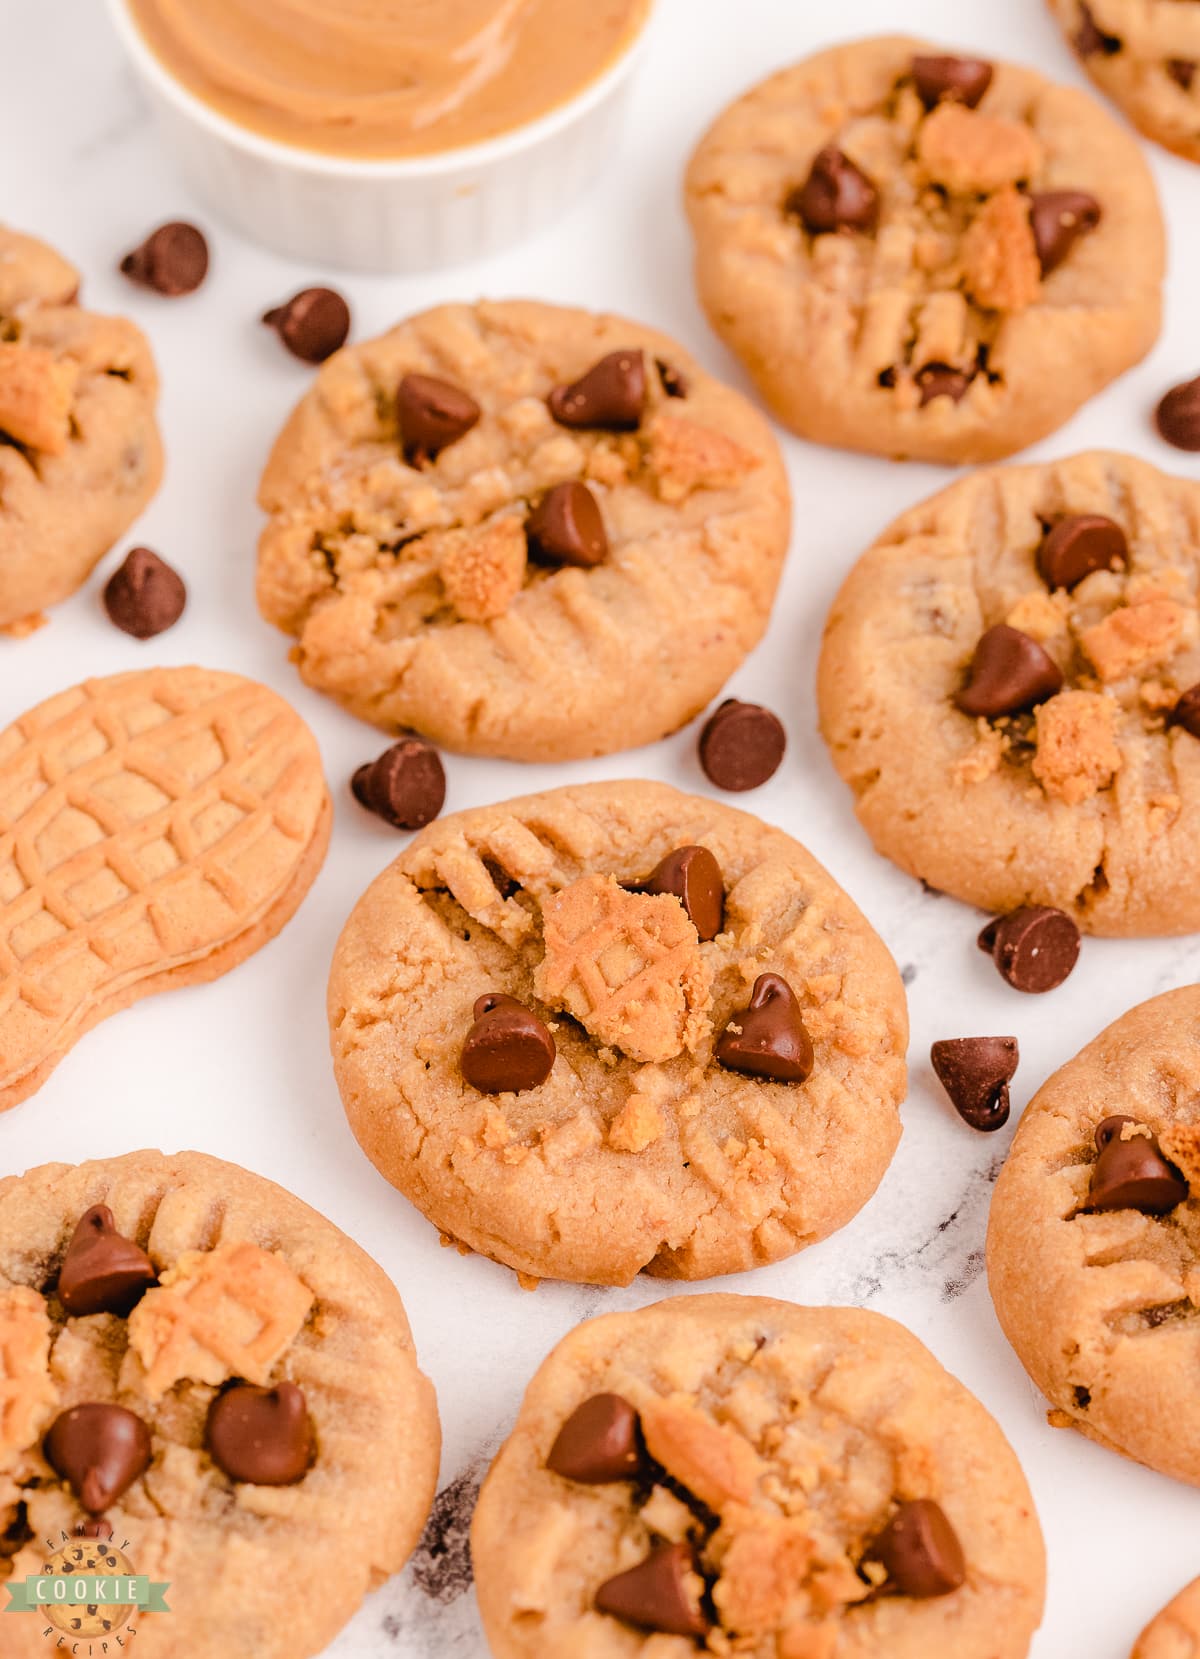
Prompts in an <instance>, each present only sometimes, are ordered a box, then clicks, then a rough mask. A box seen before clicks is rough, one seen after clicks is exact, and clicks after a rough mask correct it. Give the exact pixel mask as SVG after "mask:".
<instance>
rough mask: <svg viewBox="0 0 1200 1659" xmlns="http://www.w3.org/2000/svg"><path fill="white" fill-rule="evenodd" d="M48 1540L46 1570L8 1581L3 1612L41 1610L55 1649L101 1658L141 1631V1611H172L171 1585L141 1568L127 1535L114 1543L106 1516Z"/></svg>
mask: <svg viewBox="0 0 1200 1659" xmlns="http://www.w3.org/2000/svg"><path fill="white" fill-rule="evenodd" d="M44 1542H45V1546H46V1554H45V1556H44V1557H43V1559H42V1570H41V1572H40V1573H31V1574H30V1575H29V1576H28V1577H27V1578H25V1579H19V1580H13V1579H10V1580H9V1581H8V1583H7V1584H6V1585H5V1586H4V1588H5V1589H6V1590H7V1591H8V1598H9V1600H8V1606H7V1607H6V1608H5V1609H4V1612H5V1613H35V1614H37V1615H38V1617H39V1618H40V1619H41V1621H42V1632H41V1633H42V1635H43V1636H44V1637H45V1638H46V1639H47V1641H48V1642H49V1644H50V1645H51V1647H52V1648H54V1649H59V1648H62V1649H64V1650H66V1651H67V1652H69V1653H72V1654H77V1655H79V1656H80V1659H101V1656H102V1655H105V1654H112V1653H114V1652H116V1651H117V1650H120V1649H124V1648H125V1647H127V1646H128V1645H129V1643H130V1642H131V1641H132V1639H133V1638H134V1637H135V1636H136V1635H137V1633H138V1623H137V1619H136V1614H137V1613H138V1612H139V1610H145V1611H151V1612H156V1613H169V1612H170V1608H169V1607H168V1605H167V1600H166V1592H167V1591H168V1590H169V1589H170V1585H169V1584H167V1583H166V1582H162V1583H157V1582H152V1581H151V1580H150V1579H149V1578H147V1577H145V1576H143V1575H142V1574H140V1573H138V1572H137V1570H136V1569H135V1567H134V1565H133V1563H132V1561H130V1559H129V1557H128V1556H127V1555H126V1553H125V1551H126V1549H127V1548H128V1547H129V1546H128V1540H122V1542H121V1544H119V1545H118V1544H116V1543H114V1542H113V1532H112V1527H111V1526H110V1525H109V1523H108V1522H107V1521H106V1520H103V1519H100V1520H94V1521H87V1522H85V1523H84V1524H83V1525H81V1526H78V1527H76V1529H75V1531H74V1533H73V1534H72V1533H68V1532H60V1533H59V1535H58V1538H57V1539H54V1538H47V1539H45V1540H44ZM56 1543H57V1545H58V1547H57V1548H55V1545H56ZM3 1651H4V1640H3V1634H2V1633H0V1652H3Z"/></svg>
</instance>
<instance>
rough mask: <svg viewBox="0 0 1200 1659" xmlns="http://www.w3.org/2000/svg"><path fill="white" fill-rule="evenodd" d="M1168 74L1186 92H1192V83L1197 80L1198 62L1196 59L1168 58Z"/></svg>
mask: <svg viewBox="0 0 1200 1659" xmlns="http://www.w3.org/2000/svg"><path fill="white" fill-rule="evenodd" d="M1167 74H1168V75H1169V76H1170V77H1171V79H1172V80H1173V81H1174V82H1175V85H1176V86H1179V87H1182V88H1183V90H1184V91H1185V92H1190V91H1191V90H1192V82H1193V81H1194V80H1195V79H1196V61H1195V59H1194V58H1168V59H1167Z"/></svg>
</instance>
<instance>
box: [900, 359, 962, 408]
mask: <svg viewBox="0 0 1200 1659" xmlns="http://www.w3.org/2000/svg"><path fill="white" fill-rule="evenodd" d="M914 378H915V379H916V382H917V389H918V390H919V391H920V393H921V408H922V409H924V407H925V405H926V404H927V403H932V402H933V400H934V399H935V398H939V397H948V398H949V399H950V401H951V402H952V403H961V402H962V400H963V398H965V397H966V395H967V388H968V387H969V386H970V384H971V382H972V381H973V380H974V378H975V371H974V370H973V369H972V370H967V369H954V368H951V366H950V364H949V363H926V364H925V366H924V368H922V369H918V370H917V372H916V375H915V377H914Z"/></svg>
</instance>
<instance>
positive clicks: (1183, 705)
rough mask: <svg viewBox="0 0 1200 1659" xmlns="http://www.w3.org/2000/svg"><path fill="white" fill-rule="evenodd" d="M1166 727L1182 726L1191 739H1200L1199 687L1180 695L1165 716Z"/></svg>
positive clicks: (1196, 686)
mask: <svg viewBox="0 0 1200 1659" xmlns="http://www.w3.org/2000/svg"><path fill="white" fill-rule="evenodd" d="M1167 725H1168V726H1182V727H1183V729H1184V731H1185V732H1190V733H1191V735H1192V736H1193V737H1200V685H1194V686H1192V687H1191V688H1190V689H1189V690H1187V691H1185V692H1183V693H1181V695H1180V697H1179V701H1178V702H1177V703H1176V704H1175V707H1174V708H1173V709H1172V710H1171V712H1170V714H1168V716H1167Z"/></svg>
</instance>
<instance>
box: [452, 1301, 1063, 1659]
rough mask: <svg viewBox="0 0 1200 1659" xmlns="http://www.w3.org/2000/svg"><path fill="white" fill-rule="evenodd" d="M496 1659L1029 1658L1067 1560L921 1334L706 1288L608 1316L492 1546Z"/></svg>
mask: <svg viewBox="0 0 1200 1659" xmlns="http://www.w3.org/2000/svg"><path fill="white" fill-rule="evenodd" d="M471 1549H472V1555H473V1558H474V1562H475V1577H476V1584H477V1587H478V1591H479V1605H480V1611H481V1612H482V1615H483V1622H484V1628H485V1630H486V1632H487V1637H488V1641H489V1643H490V1645H491V1651H492V1653H493V1654H494V1655H495V1656H496V1659H566V1656H567V1655H571V1656H572V1659H574V1656H579V1659H583V1656H585V1655H586V1659H632V1656H633V1655H635V1654H644V1655H646V1656H647V1659H648V1656H649V1655H650V1654H652V1653H653V1654H659V1653H661V1654H662V1655H663V1659H667V1656H668V1655H670V1656H671V1659H675V1656H676V1655H678V1656H679V1659H683V1656H684V1655H687V1654H700V1653H711V1654H720V1655H727V1654H731V1653H737V1654H742V1655H745V1659H835V1656H836V1659H931V1656H932V1655H942V1654H945V1655H948V1656H949V1655H953V1659H1023V1656H1024V1655H1025V1654H1026V1653H1028V1651H1029V1643H1030V1639H1031V1637H1032V1635H1033V1632H1034V1630H1035V1629H1036V1627H1037V1625H1038V1622H1039V1620H1040V1618H1041V1612H1042V1599H1043V1592H1044V1581H1045V1557H1044V1552H1043V1548H1042V1539H1041V1532H1040V1530H1039V1527H1038V1522H1037V1516H1036V1514H1035V1512H1034V1508H1033V1500H1032V1498H1031V1497H1030V1493H1029V1488H1028V1486H1027V1485H1026V1483H1025V1479H1024V1476H1023V1475H1022V1473H1021V1469H1020V1466H1019V1465H1018V1463H1017V1460H1016V1457H1015V1456H1014V1454H1013V1452H1012V1450H1011V1448H1010V1447H1009V1445H1008V1442H1007V1441H1006V1440H1005V1438H1004V1436H1003V1434H1002V1433H1001V1431H1000V1429H999V1428H998V1427H997V1425H996V1423H995V1422H994V1421H993V1420H992V1418H991V1417H989V1416H988V1414H987V1412H986V1411H985V1410H984V1409H983V1407H982V1406H981V1405H980V1404H979V1402H978V1401H977V1400H976V1399H974V1398H973V1396H972V1395H970V1394H969V1393H968V1392H967V1390H966V1389H965V1388H963V1386H962V1385H961V1384H960V1383H958V1382H956V1381H955V1379H954V1378H953V1377H951V1376H949V1375H948V1373H947V1372H945V1371H943V1369H942V1368H941V1366H940V1365H939V1364H938V1363H937V1361H936V1360H935V1359H934V1358H933V1356H932V1354H930V1353H929V1351H928V1350H927V1349H926V1348H924V1347H922V1345H921V1344H920V1343H919V1342H918V1341H917V1340H916V1338H915V1337H913V1336H911V1335H910V1334H909V1332H908V1331H906V1330H905V1329H904V1328H903V1327H902V1326H900V1325H897V1324H894V1323H893V1322H892V1321H891V1320H890V1319H884V1318H881V1317H880V1316H879V1315H878V1314H874V1313H865V1312H862V1311H860V1310H858V1309H854V1308H804V1307H797V1306H796V1305H795V1304H793V1303H790V1302H777V1301H770V1300H768V1299H766V1298H764V1297H752V1296H687V1297H682V1298H677V1299H675V1300H673V1301H670V1302H660V1303H659V1304H658V1305H657V1306H654V1307H649V1308H643V1309H642V1310H641V1311H640V1312H637V1313H616V1314H609V1315H607V1316H605V1317H604V1318H601V1319H592V1320H589V1321H588V1322H587V1323H586V1324H583V1325H580V1326H579V1327H578V1328H577V1329H576V1330H574V1331H573V1332H572V1333H571V1334H570V1336H568V1337H567V1338H566V1340H565V1341H563V1342H561V1343H560V1344H559V1345H558V1347H557V1348H556V1349H555V1350H554V1352H553V1353H552V1354H551V1355H550V1357H549V1358H548V1359H547V1360H546V1361H545V1362H544V1364H543V1365H542V1367H541V1369H540V1370H539V1371H538V1372H537V1374H536V1376H535V1377H534V1379H533V1381H532V1382H531V1384H530V1386H529V1389H528V1391H527V1393H526V1395H525V1400H524V1403H523V1405H522V1407H521V1411H520V1415H519V1416H518V1418H517V1422H516V1426H515V1428H514V1429H513V1433H512V1436H511V1437H510V1439H509V1440H508V1442H507V1443H506V1444H505V1445H504V1446H503V1447H502V1449H501V1451H500V1454H499V1456H498V1457H497V1458H496V1461H495V1462H494V1463H493V1465H492V1469H491V1473H490V1474H489V1475H488V1478H487V1480H486V1481H485V1483H484V1487H483V1491H482V1493H481V1494H480V1499H479V1506H478V1508H477V1510H476V1513H475V1521H474V1525H473V1527H472V1533H471Z"/></svg>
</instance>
